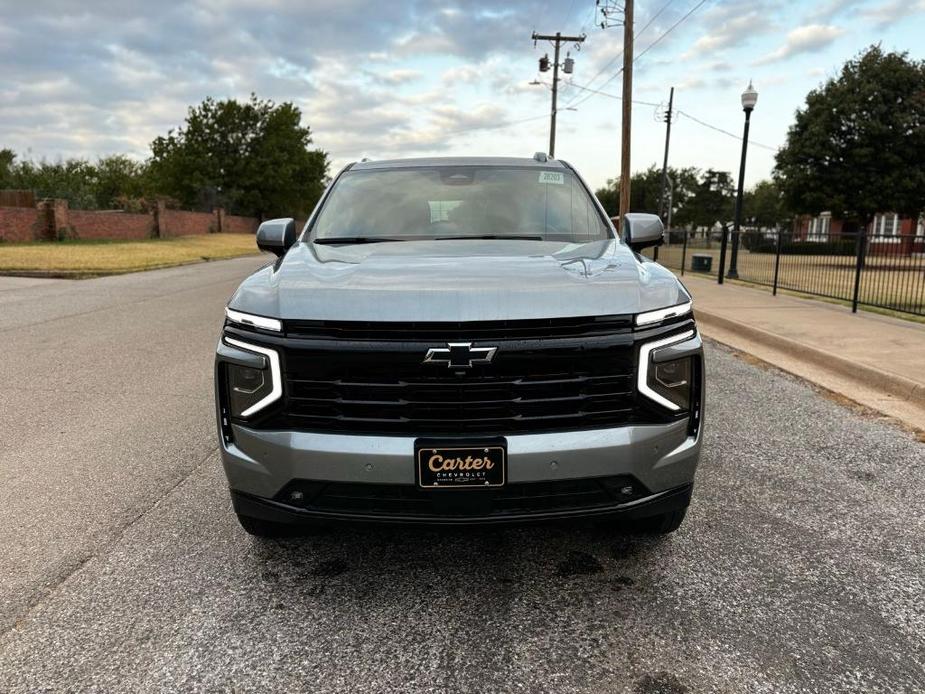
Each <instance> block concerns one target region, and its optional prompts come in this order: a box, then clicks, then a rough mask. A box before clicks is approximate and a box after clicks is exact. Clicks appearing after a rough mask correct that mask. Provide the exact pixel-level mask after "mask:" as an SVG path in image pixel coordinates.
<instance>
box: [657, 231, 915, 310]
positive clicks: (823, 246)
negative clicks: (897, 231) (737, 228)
mask: <svg viewBox="0 0 925 694" xmlns="http://www.w3.org/2000/svg"><path fill="white" fill-rule="evenodd" d="M723 233H726V234H727V235H728V236H727V250H726V268H725V271H726V274H725V278H727V279H738V280H741V281H744V282H750V283H752V284H760V285H765V286H768V287H771V289H772V292H773V293H774V294H776V293H777V290H778V289H787V290H790V291H794V292H801V293H804V294H812V295H815V296H821V297H826V298H830V299H836V300H840V301H845V302H849V303H850V304H851V307H852V310H853V311H857V308H858V306H859V305H860V306H873V307H878V308H885V309H890V310H893V311H900V312H903V313H911V314H915V315H919V316H925V236H922V235H896V236H887V235H882V234H868V233H865V232H858V233H842V234H838V235H832V236H827V237H821V238H816V239H813V238H812V237H810V238H800V237H796V236H794V235H793V234H792V233H791V232H789V231H776V230H743V231H741V232H738V234H739V236H738V243H737V244H736V243H734V242H735V240H736V239H735V238H734V233H733V232H720V231H716V232H713V231H711V232H685V231H678V230H674V231H672V232H670V234H666V243H665V245H663V246H662V247H661V248H659V249H658V250H657V254H656V252H651V253H648V255H649V256H650V257H654V256H656V255H657V260H658V262H659V263H661V264H662V265H665V266H666V267H669V268H672V269H673V270H677V271H679V272H680V273H681V274H685V273H689V272H693V273H697V274H700V275H707V276H712V277H716V278H717V279H718V273H719V272H720V267H719V265H720V249H721V246H722V237H723Z"/></svg>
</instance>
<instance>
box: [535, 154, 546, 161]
mask: <svg viewBox="0 0 925 694" xmlns="http://www.w3.org/2000/svg"><path fill="white" fill-rule="evenodd" d="M533 158H534V159H535V160H536V161H549V157H547V156H546V152H537V153H536V154H534V155H533Z"/></svg>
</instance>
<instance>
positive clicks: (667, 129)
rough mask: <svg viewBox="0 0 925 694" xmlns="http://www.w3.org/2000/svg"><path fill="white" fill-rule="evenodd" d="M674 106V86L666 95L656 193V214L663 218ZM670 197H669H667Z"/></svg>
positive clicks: (669, 216)
mask: <svg viewBox="0 0 925 694" xmlns="http://www.w3.org/2000/svg"><path fill="white" fill-rule="evenodd" d="M673 108H674V87H672V88H671V93H670V94H669V96H668V112H667V113H666V114H665V124H666V125H665V159H664V161H663V162H662V189H661V192H659V194H658V214H659V216H661V217H662V218H663V219H664V218H665V208H664V206H663V204H662V201H663V200H664V199H665V186H666V184H667V183H668V145H669V143H670V142H671V119H672V116H673V113H674V111H673ZM669 199H670V198H669ZM670 205H671V203H669V212H668V218H669V219H670V218H671V211H670Z"/></svg>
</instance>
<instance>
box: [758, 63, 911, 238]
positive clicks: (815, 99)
mask: <svg viewBox="0 0 925 694" xmlns="http://www.w3.org/2000/svg"><path fill="white" fill-rule="evenodd" d="M774 175H775V179H776V180H777V182H778V184H779V185H780V186H781V188H782V190H783V192H784V196H785V199H786V201H787V203H788V204H789V206H790V207H791V208H792V209H794V210H796V211H799V212H808V213H814V214H815V213H819V212H822V211H824V210H830V211H832V212H833V213H834V214H835V215H837V216H840V217H844V218H848V219H851V218H854V219H858V220H860V221H862V222H864V223H865V224H869V223H870V221H871V220H872V218H873V216H874V215H875V214H876V213H877V212H885V211H892V212H899V213H901V214H904V215H908V216H913V217H914V216H917V215H918V214H919V212H921V211H922V210H923V209H925V62H917V61H913V60H909V58H908V55H907V54H906V53H895V52H890V53H886V52H884V51H883V50H882V49H881V48H880V47H879V46H872V47H871V48H869V49H867V50H866V51H865V52H863V53H861V54H860V55H859V56H858V57H856V58H854V59H852V60H850V61H848V62H847V63H846V64H845V65H844V67H843V68H842V70H841V74H839V75H838V76H837V77H835V78H832V79H830V80H828V81H827V82H826V83H825V84H824V85H822V86H821V87H819V88H818V89H814V90H813V91H811V92H810V93H809V94H808V95H807V97H806V105H805V107H804V108H802V109H800V110H798V111H797V113H796V121H795V122H794V124H793V125H792V126H791V127H790V130H789V132H788V134H787V143H786V145H785V146H784V147H783V148H782V149H781V150H780V151H779V152H778V154H777V161H776V167H775V174H774Z"/></svg>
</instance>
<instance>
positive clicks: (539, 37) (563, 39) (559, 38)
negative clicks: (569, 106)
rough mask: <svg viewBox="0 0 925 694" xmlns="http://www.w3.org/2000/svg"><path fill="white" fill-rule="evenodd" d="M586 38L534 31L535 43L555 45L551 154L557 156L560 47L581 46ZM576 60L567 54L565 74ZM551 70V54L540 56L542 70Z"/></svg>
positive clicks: (564, 67)
mask: <svg viewBox="0 0 925 694" xmlns="http://www.w3.org/2000/svg"><path fill="white" fill-rule="evenodd" d="M584 40H585V35H584V34H582V35H581V36H563V35H562V32H560V31H557V32H556V34H555V36H552V35H549V34H537V33H536V32H535V31H534V32H533V45H534V46H535V45H536V42H537V41H552V42H553V46H554V47H555V50H554V53H553V61H552V110H551V111H550V115H549V156H550V157H555V156H556V100H557V98H558V95H559V67H560V64H559V49H560V48H561V46H562V44H563V43H574V44H575V45H576V48H579V47H580V46H581V43H582V41H584ZM574 65H575V61H574V60H572V57H571V56H569V55H567V56H566V58H565V62H564V63H562V65H561V67H562V70H563V72H565V74H567V75H570V74H571V73H572V70H573V69H574ZM547 70H549V56H543V57H542V58H540V72H546V71H547Z"/></svg>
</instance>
